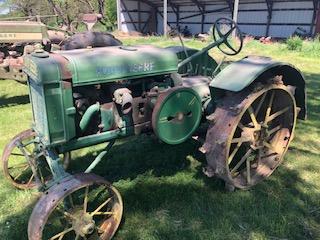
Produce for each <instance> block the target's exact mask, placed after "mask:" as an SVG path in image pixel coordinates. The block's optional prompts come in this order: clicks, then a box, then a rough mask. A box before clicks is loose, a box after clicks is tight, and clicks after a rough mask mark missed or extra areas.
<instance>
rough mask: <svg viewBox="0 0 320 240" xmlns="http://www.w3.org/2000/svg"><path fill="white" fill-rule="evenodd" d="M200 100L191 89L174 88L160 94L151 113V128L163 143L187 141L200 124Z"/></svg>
mask: <svg viewBox="0 0 320 240" xmlns="http://www.w3.org/2000/svg"><path fill="white" fill-rule="evenodd" d="M201 115H202V104H201V99H200V97H199V95H198V94H197V92H196V91H194V90H193V89H191V88H185V87H174V88H172V89H170V90H168V91H166V92H164V93H162V94H160V96H159V98H158V99H157V102H156V104H155V107H154V110H153V113H152V128H153V131H154V132H155V134H156V135H157V136H158V138H159V139H161V140H162V141H163V142H165V143H168V144H179V143H182V142H184V141H185V140H187V139H188V138H189V137H191V135H192V134H193V133H194V131H195V130H196V129H197V127H198V126H199V123H200V119H201Z"/></svg>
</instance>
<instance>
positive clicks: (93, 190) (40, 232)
mask: <svg viewBox="0 0 320 240" xmlns="http://www.w3.org/2000/svg"><path fill="white" fill-rule="evenodd" d="M122 212H123V204H122V199H121V196H120V194H119V192H118V191H117V190H116V189H115V188H114V187H113V186H112V185H111V184H110V183H108V182H107V181H105V180H104V179H103V178H102V177H99V176H97V175H95V174H86V173H81V174H76V175H74V176H72V177H69V178H66V179H64V180H63V181H62V182H60V183H59V184H57V185H55V186H53V187H52V188H50V189H49V190H48V192H46V193H45V194H44V195H43V196H42V197H41V198H40V200H39V201H38V202H37V204H36V206H35V207H34V209H33V212H32V214H31V217H30V219H29V226H28V236H29V240H42V239H50V240H58V239H59V240H62V239H63V240H65V239H92V240H93V239H95V240H96V239H101V240H106V239H111V238H112V236H113V235H114V234H115V232H116V230H117V228H118V226H119V224H120V221H121V217H122Z"/></svg>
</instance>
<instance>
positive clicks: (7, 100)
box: [0, 95, 30, 108]
mask: <svg viewBox="0 0 320 240" xmlns="http://www.w3.org/2000/svg"><path fill="white" fill-rule="evenodd" d="M29 102H30V101H29V95H20V96H13V97H7V96H5V95H2V96H0V108H5V107H11V106H15V105H20V104H28V103H29Z"/></svg>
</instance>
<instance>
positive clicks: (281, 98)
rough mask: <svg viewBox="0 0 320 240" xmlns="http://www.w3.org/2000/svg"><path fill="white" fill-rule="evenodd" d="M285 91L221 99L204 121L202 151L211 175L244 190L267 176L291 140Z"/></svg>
mask: <svg viewBox="0 0 320 240" xmlns="http://www.w3.org/2000/svg"><path fill="white" fill-rule="evenodd" d="M291 89H292V88H290V87H286V86H285V85H283V84H270V85H267V86H266V85H264V86H262V87H261V86H260V88H259V89H256V90H255V91H254V92H250V90H249V89H248V90H245V91H242V92H240V93H235V94H233V95H231V96H227V97H225V99H224V100H223V101H222V104H221V105H220V106H218V107H217V109H216V111H215V112H214V113H213V114H212V115H211V116H209V119H210V120H211V124H210V127H209V129H208V132H207V136H206V142H205V144H204V146H203V148H204V149H205V152H206V158H207V163H208V168H209V170H210V172H211V175H215V176H217V177H219V178H222V179H223V180H224V181H225V182H226V184H227V185H229V186H233V187H237V188H241V189H248V188H250V187H251V186H253V185H255V184H257V183H258V182H259V181H261V180H263V179H264V178H266V177H268V176H269V175H271V174H272V172H273V171H274V170H275V169H276V168H277V167H278V166H279V164H280V163H281V161H282V160H283V157H284V155H285V153H286V151H287V149H288V146H289V143H290V141H291V140H292V138H293V132H294V128H295V124H296V118H297V109H296V102H295V98H294V96H293V94H292V92H291Z"/></svg>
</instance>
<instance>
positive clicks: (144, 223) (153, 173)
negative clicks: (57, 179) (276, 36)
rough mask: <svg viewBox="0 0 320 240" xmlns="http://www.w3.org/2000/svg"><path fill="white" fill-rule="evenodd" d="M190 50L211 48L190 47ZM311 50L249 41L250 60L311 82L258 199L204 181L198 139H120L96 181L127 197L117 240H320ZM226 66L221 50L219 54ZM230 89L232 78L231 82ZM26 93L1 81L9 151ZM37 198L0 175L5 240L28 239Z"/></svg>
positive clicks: (318, 104)
mask: <svg viewBox="0 0 320 240" xmlns="http://www.w3.org/2000/svg"><path fill="white" fill-rule="evenodd" d="M122 40H123V42H124V43H126V44H141V43H148V44H155V45H158V46H169V45H178V44H179V42H178V41H175V40H170V39H163V38H156V37H149V38H125V39H122ZM186 45H187V46H189V47H195V48H201V47H203V46H204V45H205V43H203V42H199V41H196V40H188V41H186ZM312 49H313V46H312V44H311V45H310V43H305V47H304V48H303V50H302V52H289V51H288V50H286V46H285V45H284V44H272V45H262V44H260V43H258V42H249V43H247V44H246V45H245V47H244V49H243V51H242V53H241V54H239V55H238V56H236V57H233V58H227V59H226V60H235V59H239V58H241V57H243V56H245V55H265V56H270V57H273V58H275V59H278V60H282V61H287V62H290V63H291V64H293V65H295V66H296V67H298V68H299V69H300V70H301V71H302V72H303V73H304V75H305V77H306V80H307V94H308V111H309V114H308V120H307V121H298V124H297V128H296V132H295V139H294V141H293V143H292V144H291V147H290V149H289V152H288V154H287V155H286V157H285V160H284V163H283V164H282V165H281V166H280V167H279V169H277V170H276V171H275V172H274V174H273V175H272V176H271V177H270V178H268V179H267V180H266V181H264V182H262V183H261V184H259V185H257V186H255V187H254V188H253V189H252V190H249V191H235V192H226V191H225V190H224V184H223V182H221V181H220V180H217V179H208V178H207V177H205V176H204V175H203V174H202V171H201V169H202V166H204V165H205V157H204V156H203V155H201V154H200V153H198V152H197V149H198V147H199V146H200V145H199V144H198V143H196V142H194V141H193V140H190V141H187V142H186V143H184V144H181V145H178V146H169V145H166V144H163V143H159V142H158V141H157V140H156V139H155V138H154V137H153V136H148V135H141V136H137V137H131V138H127V139H125V140H121V141H118V142H117V144H116V145H115V146H114V148H113V149H112V150H111V152H110V155H109V156H108V157H107V158H106V159H105V161H103V162H102V163H101V164H99V165H98V166H97V168H96V169H95V171H94V172H95V173H97V174H99V175H102V176H104V177H105V178H106V179H107V180H109V181H111V182H113V183H114V185H115V186H116V188H118V189H119V191H120V193H121V195H122V197H123V200H124V218H123V221H122V224H121V226H120V228H119V231H118V233H117V234H116V236H115V239H121V240H122V239H126V240H129V239H147V240H158V239H170V240H171V239H174V240H182V239H190V240H197V239H205V240H207V239H274V240H279V239H320V180H319V179H320V173H319V172H320V154H319V153H320V121H319V118H320V60H319V57H320V52H319V50H318V52H317V49H316V48H314V51H313V50H312ZM210 54H211V55H213V56H214V57H215V58H217V59H221V58H222V55H221V54H220V53H219V51H217V50H214V51H211V52H210ZM226 81H227V80H226ZM31 119H32V114H31V106H30V104H29V100H28V89H27V87H26V86H23V85H21V84H18V83H16V82H14V81H9V80H1V81H0V151H1V152H2V150H3V148H4V146H5V144H7V143H8V141H9V140H10V138H12V137H13V136H14V135H15V134H17V133H18V132H20V131H22V130H24V129H26V128H28V127H30V124H31ZM102 147H103V145H100V146H96V147H90V148H86V149H82V150H79V151H77V152H74V153H73V155H72V156H73V161H72V163H71V166H70V172H72V173H74V172H80V171H83V170H84V169H85V168H86V167H87V166H88V164H89V162H90V161H92V160H93V159H94V156H96V155H97V153H98V152H99V150H101V149H102ZM37 197H38V195H37V192H36V191H19V190H16V189H14V188H13V187H12V186H11V185H10V184H9V183H8V182H7V181H6V180H5V179H4V177H3V175H1V176H0V239H6V240H20V239H21V240H23V239H27V224H28V218H29V215H30V213H31V211H32V208H33V206H34V204H35V203H36V201H37Z"/></svg>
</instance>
